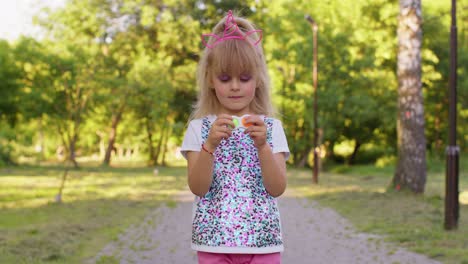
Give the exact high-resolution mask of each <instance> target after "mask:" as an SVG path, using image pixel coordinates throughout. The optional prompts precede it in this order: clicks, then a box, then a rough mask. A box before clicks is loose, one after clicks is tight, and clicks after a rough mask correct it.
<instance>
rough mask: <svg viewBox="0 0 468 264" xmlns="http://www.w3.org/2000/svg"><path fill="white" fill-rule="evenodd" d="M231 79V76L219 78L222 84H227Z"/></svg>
mask: <svg viewBox="0 0 468 264" xmlns="http://www.w3.org/2000/svg"><path fill="white" fill-rule="evenodd" d="M230 79H231V76H229V75H227V74H221V75H219V76H218V80H220V81H221V82H227V81H229V80H230Z"/></svg>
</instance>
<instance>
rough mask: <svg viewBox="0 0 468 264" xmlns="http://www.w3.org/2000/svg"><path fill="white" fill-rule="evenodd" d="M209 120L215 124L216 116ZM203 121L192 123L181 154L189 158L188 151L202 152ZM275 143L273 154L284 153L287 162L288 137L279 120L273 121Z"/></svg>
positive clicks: (195, 120)
mask: <svg viewBox="0 0 468 264" xmlns="http://www.w3.org/2000/svg"><path fill="white" fill-rule="evenodd" d="M208 120H209V121H210V122H211V123H213V122H214V121H215V120H216V116H215V115H209V116H208ZM201 128H202V119H201V118H200V119H194V120H192V121H190V123H189V125H188V128H187V131H186V132H185V136H184V141H183V142H182V147H181V150H180V152H181V154H182V155H183V156H184V158H187V156H186V155H187V152H188V151H198V152H199V151H200V150H201V144H202V142H203V141H202V131H201ZM271 137H272V139H271V141H272V142H273V149H272V150H273V153H280V152H282V153H284V157H285V159H286V160H287V159H288V158H289V147H288V141H287V140H286V135H285V134H284V130H283V125H282V124H281V121H279V120H278V119H273V127H272V134H271Z"/></svg>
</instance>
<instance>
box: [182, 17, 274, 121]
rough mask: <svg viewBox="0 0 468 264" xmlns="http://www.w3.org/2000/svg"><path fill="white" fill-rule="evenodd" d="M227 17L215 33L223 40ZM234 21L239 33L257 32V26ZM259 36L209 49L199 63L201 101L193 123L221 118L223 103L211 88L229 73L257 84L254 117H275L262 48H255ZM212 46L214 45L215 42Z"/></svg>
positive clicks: (193, 114) (237, 18)
mask: <svg viewBox="0 0 468 264" xmlns="http://www.w3.org/2000/svg"><path fill="white" fill-rule="evenodd" d="M225 20H226V17H224V18H223V19H222V20H221V21H219V22H218V24H217V25H216V26H215V27H214V28H213V31H212V33H213V34H216V35H218V36H222V34H223V31H224V22H225ZM234 21H235V22H236V23H237V25H238V26H239V29H240V30H241V31H242V32H243V33H245V32H248V31H250V30H254V29H256V28H255V26H254V25H253V24H252V23H251V22H250V21H248V20H247V19H244V18H242V17H238V16H234ZM258 37H259V36H258V35H257V34H252V35H250V36H248V38H249V41H247V40H238V39H230V40H225V41H222V42H220V43H218V44H217V45H215V46H214V47H213V48H207V47H205V50H204V51H203V54H202V56H201V58H200V61H199V63H198V70H197V85H198V100H197V102H196V104H195V105H194V111H193V112H192V115H191V118H190V119H196V118H202V117H204V116H206V115H210V114H217V113H218V111H219V109H220V102H219V101H218V98H217V97H216V94H215V90H214V88H213V87H211V83H212V82H211V80H212V78H213V76H217V75H219V74H221V73H227V74H228V75H231V76H238V75H239V74H242V73H249V74H252V76H254V77H255V79H256V80H257V87H256V89H255V97H254V99H253V100H252V102H251V103H250V108H251V111H252V112H253V114H261V115H266V116H272V115H273V114H274V110H273V106H272V103H271V95H270V90H271V88H270V77H269V75H268V69H267V66H266V62H265V57H264V55H263V50H262V47H261V45H260V43H259V44H258V45H256V46H255V45H253V44H252V43H254V42H255V40H254V38H256V39H257V38H258ZM208 43H209V44H212V43H213V39H211V40H210V41H209V42H208Z"/></svg>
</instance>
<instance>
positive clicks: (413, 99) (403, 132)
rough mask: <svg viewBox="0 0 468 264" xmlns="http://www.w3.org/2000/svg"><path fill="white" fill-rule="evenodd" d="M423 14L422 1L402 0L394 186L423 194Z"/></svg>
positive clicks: (424, 140) (424, 163)
mask: <svg viewBox="0 0 468 264" xmlns="http://www.w3.org/2000/svg"><path fill="white" fill-rule="evenodd" d="M421 24H422V15H421V1H420V0H400V16H399V24H398V45H399V46H398V62H397V63H398V66H397V75H398V119H397V120H398V121H397V135H398V142H397V144H398V160H397V167H396V171H395V175H394V178H393V184H394V186H397V188H408V189H410V190H412V191H413V192H416V193H423V192H424V186H425V184H426V138H425V135H424V122H425V121H424V107H423V96H422V82H421V44H422V27H421Z"/></svg>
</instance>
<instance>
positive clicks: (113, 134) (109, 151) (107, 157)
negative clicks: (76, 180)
mask: <svg viewBox="0 0 468 264" xmlns="http://www.w3.org/2000/svg"><path fill="white" fill-rule="evenodd" d="M122 112H123V109H121V111H119V112H118V113H117V114H116V115H113V116H112V125H111V131H110V135H109V143H108V144H107V149H106V154H105V156H104V161H103V165H106V166H109V164H110V160H111V155H112V150H113V149H114V143H115V139H116V138H117V126H118V125H119V123H120V120H121V119H122Z"/></svg>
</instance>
